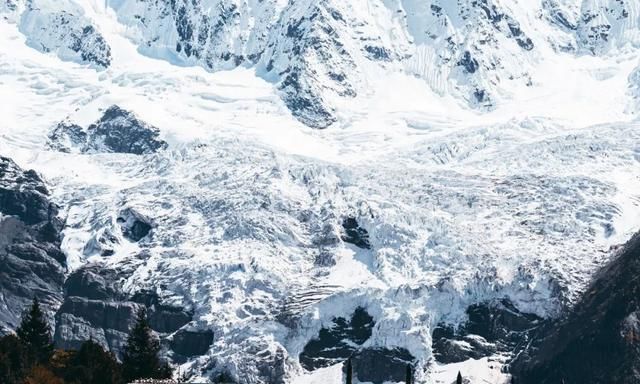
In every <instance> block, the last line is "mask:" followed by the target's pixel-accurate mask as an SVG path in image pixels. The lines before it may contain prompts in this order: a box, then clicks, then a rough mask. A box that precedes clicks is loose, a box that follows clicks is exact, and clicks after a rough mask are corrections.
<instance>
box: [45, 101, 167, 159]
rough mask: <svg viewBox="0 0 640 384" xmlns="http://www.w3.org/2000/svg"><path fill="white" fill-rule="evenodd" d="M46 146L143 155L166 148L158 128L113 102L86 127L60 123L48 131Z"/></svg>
mask: <svg viewBox="0 0 640 384" xmlns="http://www.w3.org/2000/svg"><path fill="white" fill-rule="evenodd" d="M48 137H49V147H50V148H52V149H55V150H58V151H62V152H73V151H74V150H75V151H78V152H83V153H130V154H134V155H143V154H150V153H154V152H157V151H159V150H162V149H166V148H167V143H166V142H165V141H163V140H161V139H160V138H159V137H160V131H159V130H158V128H156V127H154V126H152V125H149V124H147V123H146V122H144V121H142V120H140V119H138V118H137V117H136V116H135V115H134V114H133V113H131V112H129V111H126V110H124V109H122V108H120V107H118V106H117V105H112V106H111V107H109V108H108V109H107V110H106V111H105V112H104V114H103V116H102V117H101V118H100V119H99V120H98V121H96V122H95V123H93V124H91V125H90V126H89V127H88V128H87V129H86V130H85V129H83V128H82V127H80V126H78V125H75V124H71V123H69V122H62V123H59V124H58V125H57V126H56V127H55V128H54V129H53V130H52V131H51V133H50V134H49V136H48Z"/></svg>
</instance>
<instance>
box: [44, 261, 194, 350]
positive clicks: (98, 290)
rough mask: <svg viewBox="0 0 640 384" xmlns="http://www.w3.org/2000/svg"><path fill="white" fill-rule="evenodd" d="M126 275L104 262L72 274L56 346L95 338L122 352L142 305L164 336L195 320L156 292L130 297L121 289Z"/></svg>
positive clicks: (59, 318) (72, 345) (59, 314)
mask: <svg viewBox="0 0 640 384" xmlns="http://www.w3.org/2000/svg"><path fill="white" fill-rule="evenodd" d="M126 278H127V276H126V274H125V272H122V271H115V270H113V269H110V268H108V267H105V266H104V265H102V264H88V265H86V266H84V267H82V268H80V269H78V270H77V271H75V272H74V273H72V274H71V275H70V276H69V278H68V279H67V281H66V283H65V301H64V303H63V305H62V306H61V307H60V309H59V310H58V312H57V314H56V331H55V336H54V341H55V343H56V346H58V347H60V348H71V349H76V348H78V347H79V346H80V345H81V344H82V343H83V342H84V341H87V340H91V339H92V340H94V341H96V342H98V343H100V344H102V345H103V346H104V347H106V348H109V349H110V350H111V351H113V352H114V353H116V355H119V354H120V353H121V352H122V347H123V346H124V345H125V343H126V339H127V335H128V333H129V330H130V328H131V326H133V324H134V322H135V318H136V312H137V311H138V309H140V308H146V309H147V316H148V318H149V325H150V326H151V328H152V329H153V330H154V331H156V332H158V333H159V334H160V336H161V337H165V336H166V335H168V334H169V333H172V332H175V331H177V330H178V329H180V328H181V327H183V326H185V325H186V324H188V323H189V322H190V321H191V320H192V314H191V313H190V312H188V311H186V310H184V309H182V308H179V307H173V306H168V305H164V304H162V303H161V301H160V298H159V297H158V295H156V294H155V293H152V292H147V291H140V292H138V293H136V294H135V295H133V296H132V297H129V295H127V294H126V293H125V292H123V291H122V289H121V287H122V282H123V280H124V279H126ZM188 340H191V341H193V340H196V338H189V339H188ZM201 342H202V341H201ZM180 345H181V346H182V347H184V345H182V344H180ZM185 348H186V347H185Z"/></svg>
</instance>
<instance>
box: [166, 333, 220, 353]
mask: <svg viewBox="0 0 640 384" xmlns="http://www.w3.org/2000/svg"><path fill="white" fill-rule="evenodd" d="M212 343H213V331H210V330H209V331H190V330H180V331H178V332H177V333H176V334H175V335H173V337H172V339H171V341H170V346H171V350H172V351H173V352H174V353H177V354H179V355H181V356H184V357H194V356H201V355H204V354H205V353H207V351H208V350H209V347H210V346H211V344H212Z"/></svg>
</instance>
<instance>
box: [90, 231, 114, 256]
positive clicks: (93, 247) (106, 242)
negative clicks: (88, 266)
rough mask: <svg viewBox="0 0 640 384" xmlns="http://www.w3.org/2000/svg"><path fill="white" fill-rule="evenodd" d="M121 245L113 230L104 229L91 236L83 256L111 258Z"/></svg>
mask: <svg viewBox="0 0 640 384" xmlns="http://www.w3.org/2000/svg"><path fill="white" fill-rule="evenodd" d="M119 243H120V239H118V236H116V235H115V234H114V233H113V232H112V231H111V229H109V228H102V229H100V230H98V231H97V232H96V233H94V234H93V236H91V238H90V239H89V241H87V244H86V245H85V246H84V249H83V251H82V252H83V254H84V255H85V256H93V255H96V254H97V255H100V256H111V255H113V254H114V253H115V249H116V246H117V245H118V244H119Z"/></svg>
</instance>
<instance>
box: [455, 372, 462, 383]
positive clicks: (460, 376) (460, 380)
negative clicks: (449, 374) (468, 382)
mask: <svg viewBox="0 0 640 384" xmlns="http://www.w3.org/2000/svg"><path fill="white" fill-rule="evenodd" d="M456 384H462V374H461V373H460V371H458V377H457V378H456Z"/></svg>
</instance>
